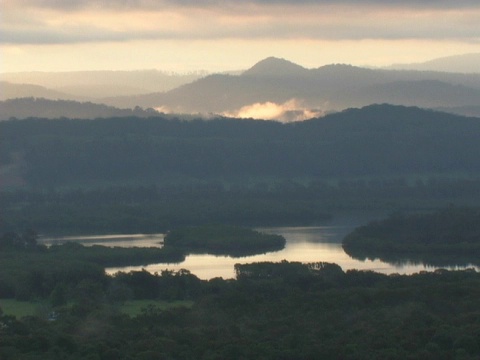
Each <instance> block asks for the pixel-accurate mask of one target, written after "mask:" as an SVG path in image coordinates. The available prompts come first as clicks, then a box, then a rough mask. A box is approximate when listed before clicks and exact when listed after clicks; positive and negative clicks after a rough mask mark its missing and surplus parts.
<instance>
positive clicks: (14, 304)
mask: <svg viewBox="0 0 480 360" xmlns="http://www.w3.org/2000/svg"><path fill="white" fill-rule="evenodd" d="M0 308H1V309H2V311H3V313H4V314H6V315H12V316H15V317H17V318H22V317H24V316H34V315H35V316H38V315H39V314H42V313H43V312H45V309H44V308H45V305H44V304H43V303H41V302H30V301H18V300H14V299H0Z"/></svg>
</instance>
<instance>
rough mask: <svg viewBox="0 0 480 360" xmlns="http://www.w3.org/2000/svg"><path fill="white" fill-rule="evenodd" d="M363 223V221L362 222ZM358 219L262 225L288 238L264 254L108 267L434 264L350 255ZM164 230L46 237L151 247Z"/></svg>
mask: <svg viewBox="0 0 480 360" xmlns="http://www.w3.org/2000/svg"><path fill="white" fill-rule="evenodd" d="M362 223H364V222H362ZM358 225H359V223H358V222H357V221H355V222H350V221H348V222H347V224H346V225H345V224H343V225H342V224H333V225H331V226H316V227H274V228H259V229H258V230H260V231H263V232H266V233H272V234H279V235H282V236H284V237H285V239H286V240H287V243H286V246H285V248H284V249H283V250H281V251H277V252H270V253H266V254H261V255H254V256H247V257H240V258H232V257H229V256H214V255H196V254H194V255H188V256H187V257H186V259H185V261H183V262H182V263H179V264H150V265H146V266H129V267H117V268H107V269H106V271H107V272H108V273H110V274H112V273H115V272H117V271H127V272H128V271H130V270H141V269H145V270H147V271H149V272H152V273H154V272H158V273H160V272H161V271H162V270H166V269H168V270H180V269H187V270H190V271H191V272H192V273H193V274H195V275H196V276H198V277H199V278H201V279H211V278H214V277H223V278H224V279H228V278H233V277H235V273H234V268H233V267H234V265H235V264H237V263H251V262H259V261H272V262H279V261H282V260H287V261H300V262H316V261H326V262H332V263H336V264H338V265H340V266H341V267H342V269H343V270H349V269H359V270H373V271H376V272H381V273H386V274H391V273H399V274H412V273H416V272H419V271H423V270H427V271H432V270H434V269H435V267H432V266H424V265H418V264H411V263H407V264H403V265H394V264H389V263H386V262H383V261H380V260H375V261H371V260H365V261H360V260H356V259H353V258H351V257H350V256H349V255H347V254H346V253H345V252H344V251H343V249H342V246H341V242H342V239H343V237H344V236H345V235H346V234H348V233H349V232H350V231H352V230H353V228H354V227H356V226H358ZM163 237H164V235H163V234H156V235H124V236H119V235H107V236H88V237H64V238H56V239H52V238H50V239H43V241H44V242H45V243H46V244H51V243H55V242H65V241H77V242H80V243H83V244H85V245H94V244H100V245H105V246H123V247H132V246H139V247H150V246H157V247H158V246H162V243H163Z"/></svg>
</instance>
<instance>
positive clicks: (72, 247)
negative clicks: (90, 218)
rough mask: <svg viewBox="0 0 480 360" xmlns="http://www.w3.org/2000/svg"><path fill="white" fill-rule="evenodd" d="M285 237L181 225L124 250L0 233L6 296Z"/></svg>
mask: <svg viewBox="0 0 480 360" xmlns="http://www.w3.org/2000/svg"><path fill="white" fill-rule="evenodd" d="M284 246H285V239H284V238H283V237H282V236H279V235H268V234H263V233H259V232H257V231H254V230H250V229H245V228H239V227H231V226H220V225H210V226H203V227H189V228H180V229H176V230H174V231H172V232H170V233H169V234H168V235H167V236H166V237H165V243H164V246H163V247H162V248H157V247H151V248H139V247H133V248H122V247H114V248H110V247H105V246H99V245H94V246H83V245H80V244H78V243H74V242H73V243H72V242H69V243H64V244H60V245H52V246H50V247H48V248H47V247H46V246H44V245H39V244H38V243H37V241H36V233H35V232H34V231H27V232H25V233H23V234H17V233H5V234H4V235H3V236H2V237H0V265H1V269H2V271H1V272H0V298H2V297H7V298H13V297H15V298H16V299H20V300H28V299H33V298H36V297H45V296H47V295H49V294H51V293H52V291H54V290H55V288H56V286H57V285H58V283H62V284H74V285H76V284H77V283H78V282H79V281H81V280H83V279H97V280H98V278H99V277H101V276H102V274H103V268H105V267H108V266H128V265H146V264H152V263H179V262H182V261H183V260H185V256H186V255H188V254H189V253H192V252H196V253H209V254H222V255H230V256H245V255H252V254H258V253H263V252H268V251H277V250H281V249H283V247H284Z"/></svg>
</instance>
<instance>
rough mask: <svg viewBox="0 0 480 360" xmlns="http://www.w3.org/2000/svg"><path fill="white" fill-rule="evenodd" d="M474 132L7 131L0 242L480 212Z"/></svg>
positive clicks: (0, 129) (407, 126)
mask: <svg viewBox="0 0 480 360" xmlns="http://www.w3.org/2000/svg"><path fill="white" fill-rule="evenodd" d="M478 133H480V121H479V120H478V119H476V118H465V117H459V116H454V115H448V114H444V113H439V112H433V111H425V110H421V109H418V108H407V107H400V106H390V105H375V106H370V107H366V108H363V109H351V110H347V111H344V112H341V113H337V114H332V115H329V116H326V117H324V118H319V119H312V120H309V121H305V122H302V123H295V124H281V123H278V122H273V121H258V120H239V119H226V118H215V119H210V120H199V119H197V120H189V121H185V120H180V119H175V118H172V117H156V118H148V119H141V118H112V119H97V120H70V119H58V120H42V119H26V120H12V121H5V122H1V123H0V146H1V151H0V167H1V171H0V176H1V180H2V191H1V192H0V200H1V204H2V205H1V206H2V211H3V213H4V216H2V219H1V222H0V230H2V231H23V230H24V229H26V228H34V229H36V230H37V231H39V232H41V233H86V232H97V233H98V232H100V233H105V232H121V233H134V232H143V233H145V232H147V233H148V232H164V231H167V230H170V229H172V228H174V227H178V226H188V225H203V224H206V223H223V224H232V225H247V226H258V225H279V224H283V225H292V224H303V225H305V224H318V223H322V222H324V221H325V220H326V219H328V218H329V217H331V216H332V214H333V215H334V214H335V213H338V212H341V211H350V210H352V211H365V210H381V211H387V212H391V211H396V210H399V209H400V210H405V209H406V210H411V209H433V208H437V207H442V206H445V205H447V204H449V203H454V204H457V205H468V206H476V205H478V204H480V179H479V175H478V174H479V173H480V167H479V162H478V156H477V155H478V154H479V153H480V143H479V142H478V139H477V134H478Z"/></svg>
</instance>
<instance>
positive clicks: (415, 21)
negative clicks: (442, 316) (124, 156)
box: [0, 0, 480, 72]
mask: <svg viewBox="0 0 480 360" xmlns="http://www.w3.org/2000/svg"><path fill="white" fill-rule="evenodd" d="M0 6H1V13H0V71H2V72H7V71H8V72H10V71H28V70H43V71H68V70H89V69H92V70H103V69H113V70H123V69H125V70H128V69H147V68H148V69H150V68H156V69H161V70H172V71H180V72H186V71H193V70H201V69H202V70H209V71H213V70H236V69H244V68H247V67H249V66H251V65H253V64H254V63H255V62H257V61H259V60H261V59H263V58H265V57H268V56H276V57H283V58H286V59H288V60H291V61H294V62H296V63H299V64H301V65H303V66H305V67H318V66H321V65H324V64H328V63H349V64H354V65H372V66H382V65H389V64H391V63H400V62H417V61H425V60H429V59H433V58H437V57H442V56H448V55H456V54H462V53H471V52H480V25H479V24H480V1H478V0H337V1H335V0H319V1H314V0H303V1H302V0H246V1H242V0H236V1H235V0H224V1H220V0H178V1H174V0H104V1H93V0H1V3H0Z"/></svg>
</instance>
